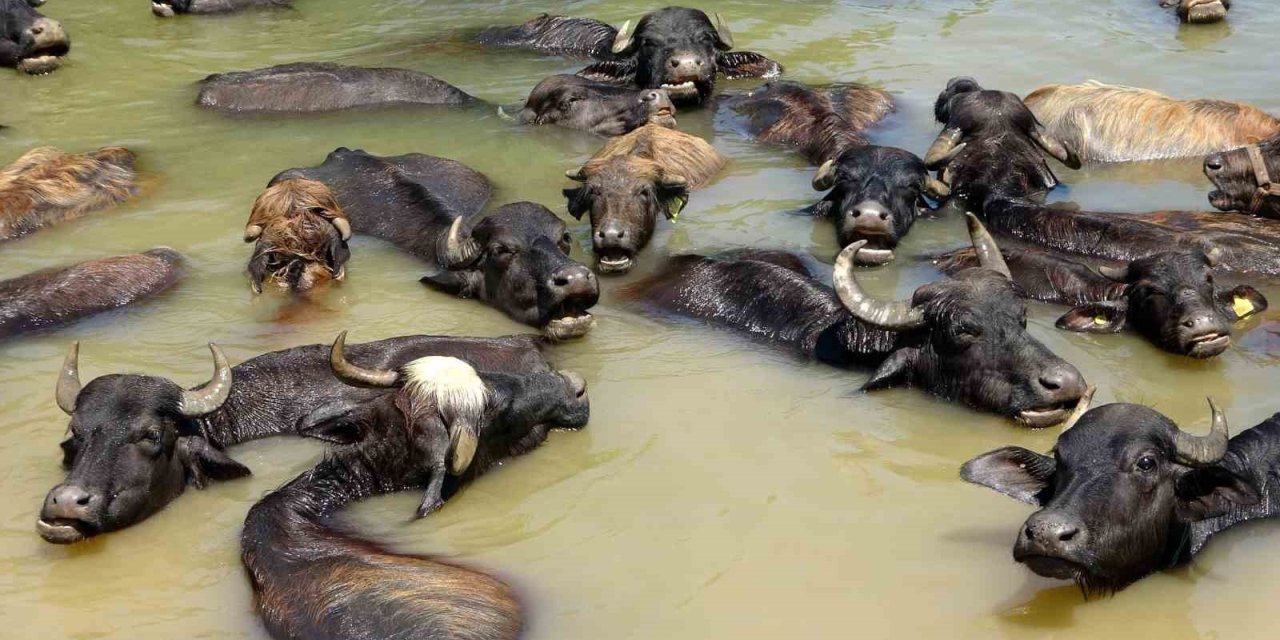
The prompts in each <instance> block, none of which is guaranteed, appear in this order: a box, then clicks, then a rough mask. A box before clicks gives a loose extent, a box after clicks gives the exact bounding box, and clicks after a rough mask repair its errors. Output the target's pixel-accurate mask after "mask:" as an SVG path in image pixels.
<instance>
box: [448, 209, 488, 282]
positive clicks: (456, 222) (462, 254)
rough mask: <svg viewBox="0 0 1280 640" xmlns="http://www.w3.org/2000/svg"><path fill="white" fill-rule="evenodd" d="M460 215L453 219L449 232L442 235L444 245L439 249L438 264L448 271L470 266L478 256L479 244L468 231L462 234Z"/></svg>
mask: <svg viewBox="0 0 1280 640" xmlns="http://www.w3.org/2000/svg"><path fill="white" fill-rule="evenodd" d="M462 222H463V220H462V216H458V217H457V218H454V219H453V224H451V225H449V233H446V234H445V236H444V247H442V249H443V250H442V251H439V252H438V253H439V262H440V266H442V267H444V268H445V269H448V270H450V271H456V270H458V269H465V268H467V267H469V266H471V265H472V264H473V263H474V262H475V261H476V258H478V257H479V256H480V244H479V243H477V242H476V241H475V239H474V238H472V237H471V234H470V233H468V234H467V235H466V237H463V235H462Z"/></svg>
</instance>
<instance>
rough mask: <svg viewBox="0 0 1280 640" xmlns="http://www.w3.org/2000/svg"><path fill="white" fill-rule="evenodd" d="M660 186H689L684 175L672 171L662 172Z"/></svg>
mask: <svg viewBox="0 0 1280 640" xmlns="http://www.w3.org/2000/svg"><path fill="white" fill-rule="evenodd" d="M661 186H663V187H665V188H667V189H683V188H685V187H688V186H689V181H688V180H686V179H685V177H684V176H678V175H675V174H673V173H663V174H662V178H661Z"/></svg>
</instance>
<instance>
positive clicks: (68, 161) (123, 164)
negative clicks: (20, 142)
mask: <svg viewBox="0 0 1280 640" xmlns="http://www.w3.org/2000/svg"><path fill="white" fill-rule="evenodd" d="M135 160H136V157H135V156H134V155H133V152H131V151H129V150H128V149H125V148H123V147H103V148H101V149H99V150H97V151H94V152H92V153H86V154H71V153H63V152H61V151H59V150H57V149H54V148H53V147H39V148H36V149H32V150H31V151H28V152H26V153H25V154H23V155H22V157H20V158H18V159H17V160H15V161H14V162H13V164H11V165H9V166H8V167H5V168H4V170H2V171H0V242H4V241H5V240H12V239H14V238H17V237H20V236H24V235H26V234H28V233H31V232H33V231H36V230H38V229H41V228H43V227H47V226H51V225H55V224H58V223H60V222H63V221H65V220H72V219H75V218H79V217H81V216H83V215H85V214H88V213H91V212H94V211H98V210H100V209H105V208H107V207H111V206H114V205H116V204H119V203H120V202H122V201H124V200H125V199H127V198H129V197H130V196H132V195H134V194H135V193H136V192H137V183H136V180H137V174H136V173H135V171H134V162H135Z"/></svg>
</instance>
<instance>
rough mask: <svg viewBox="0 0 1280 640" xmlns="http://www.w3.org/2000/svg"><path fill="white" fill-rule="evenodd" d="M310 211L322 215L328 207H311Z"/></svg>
mask: <svg viewBox="0 0 1280 640" xmlns="http://www.w3.org/2000/svg"><path fill="white" fill-rule="evenodd" d="M310 211H311V213H314V214H316V215H318V216H320V215H324V212H325V211H326V209H325V208H324V207H311V209H310Z"/></svg>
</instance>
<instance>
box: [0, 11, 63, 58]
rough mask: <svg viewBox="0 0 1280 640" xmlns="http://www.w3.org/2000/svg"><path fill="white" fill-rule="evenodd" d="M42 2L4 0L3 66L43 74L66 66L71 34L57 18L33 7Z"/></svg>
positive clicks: (0, 18)
mask: <svg viewBox="0 0 1280 640" xmlns="http://www.w3.org/2000/svg"><path fill="white" fill-rule="evenodd" d="M40 4H42V3H41V2H28V0H0V66H5V67H13V68H16V69H18V70H19V71H22V72H24V73H29V74H33V75H39V74H44V73H49V72H51V71H53V70H55V69H57V68H58V67H60V66H62V59H63V57H64V56H66V55H67V53H68V52H69V51H71V38H69V37H68V36H67V32H66V30H65V29H63V28H62V24H61V23H60V22H58V21H57V20H53V19H51V18H47V17H45V16H44V15H41V14H40V12H38V11H36V10H35V9H33V8H32V7H35V6H39V5H40Z"/></svg>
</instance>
